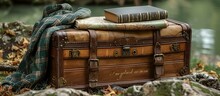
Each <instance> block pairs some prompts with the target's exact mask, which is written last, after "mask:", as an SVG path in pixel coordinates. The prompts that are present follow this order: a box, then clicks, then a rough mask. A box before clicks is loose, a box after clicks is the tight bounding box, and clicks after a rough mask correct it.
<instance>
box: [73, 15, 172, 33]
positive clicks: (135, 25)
mask: <svg viewBox="0 0 220 96" xmlns="http://www.w3.org/2000/svg"><path fill="white" fill-rule="evenodd" d="M167 26H168V23H167V21H166V20H165V19H162V20H154V21H143V22H132V23H114V22H110V21H107V20H105V17H104V16H100V17H89V18H85V19H77V20H76V21H75V27H76V29H96V30H155V29H162V28H166V27H167Z"/></svg>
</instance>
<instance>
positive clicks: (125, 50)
mask: <svg viewBox="0 0 220 96" xmlns="http://www.w3.org/2000/svg"><path fill="white" fill-rule="evenodd" d="M122 56H130V47H129V46H123V48H122Z"/></svg>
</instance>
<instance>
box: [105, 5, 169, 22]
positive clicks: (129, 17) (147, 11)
mask: <svg viewBox="0 0 220 96" xmlns="http://www.w3.org/2000/svg"><path fill="white" fill-rule="evenodd" d="M104 15H105V18H106V20H109V21H112V22H115V23H127V22H140V21H150V20H159V19H166V18H168V12H167V11H166V10H164V9H161V8H157V7H153V6H150V5H147V6H133V7H119V8H109V9H104Z"/></svg>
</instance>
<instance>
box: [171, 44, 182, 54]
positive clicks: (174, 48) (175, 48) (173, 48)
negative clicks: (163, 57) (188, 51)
mask: <svg viewBox="0 0 220 96" xmlns="http://www.w3.org/2000/svg"><path fill="white" fill-rule="evenodd" d="M170 50H171V51H172V52H178V51H180V44H178V43H174V44H171V45H170Z"/></svg>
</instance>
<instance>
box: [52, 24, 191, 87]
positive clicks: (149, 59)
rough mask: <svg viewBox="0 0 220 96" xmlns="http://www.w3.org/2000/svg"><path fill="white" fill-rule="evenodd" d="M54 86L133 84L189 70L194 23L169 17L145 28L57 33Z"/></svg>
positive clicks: (55, 36) (53, 56) (53, 51)
mask: <svg viewBox="0 0 220 96" xmlns="http://www.w3.org/2000/svg"><path fill="white" fill-rule="evenodd" d="M51 42H52V43H51V46H50V49H51V52H50V65H49V68H50V72H51V73H50V82H51V85H52V86H54V87H56V88H57V87H72V88H88V87H91V88H93V87H99V86H106V85H112V84H114V85H120V86H128V85H131V84H143V83H144V82H146V81H149V80H155V79H160V78H167V77H175V76H181V75H185V74H188V73H189V63H190V43H191V28H190V27H189V25H188V24H186V23H181V22H177V21H174V20H168V27H167V28H164V29H158V30H146V31H101V30H77V29H66V30H61V31H57V32H55V33H54V34H53V35H52V41H51Z"/></svg>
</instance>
